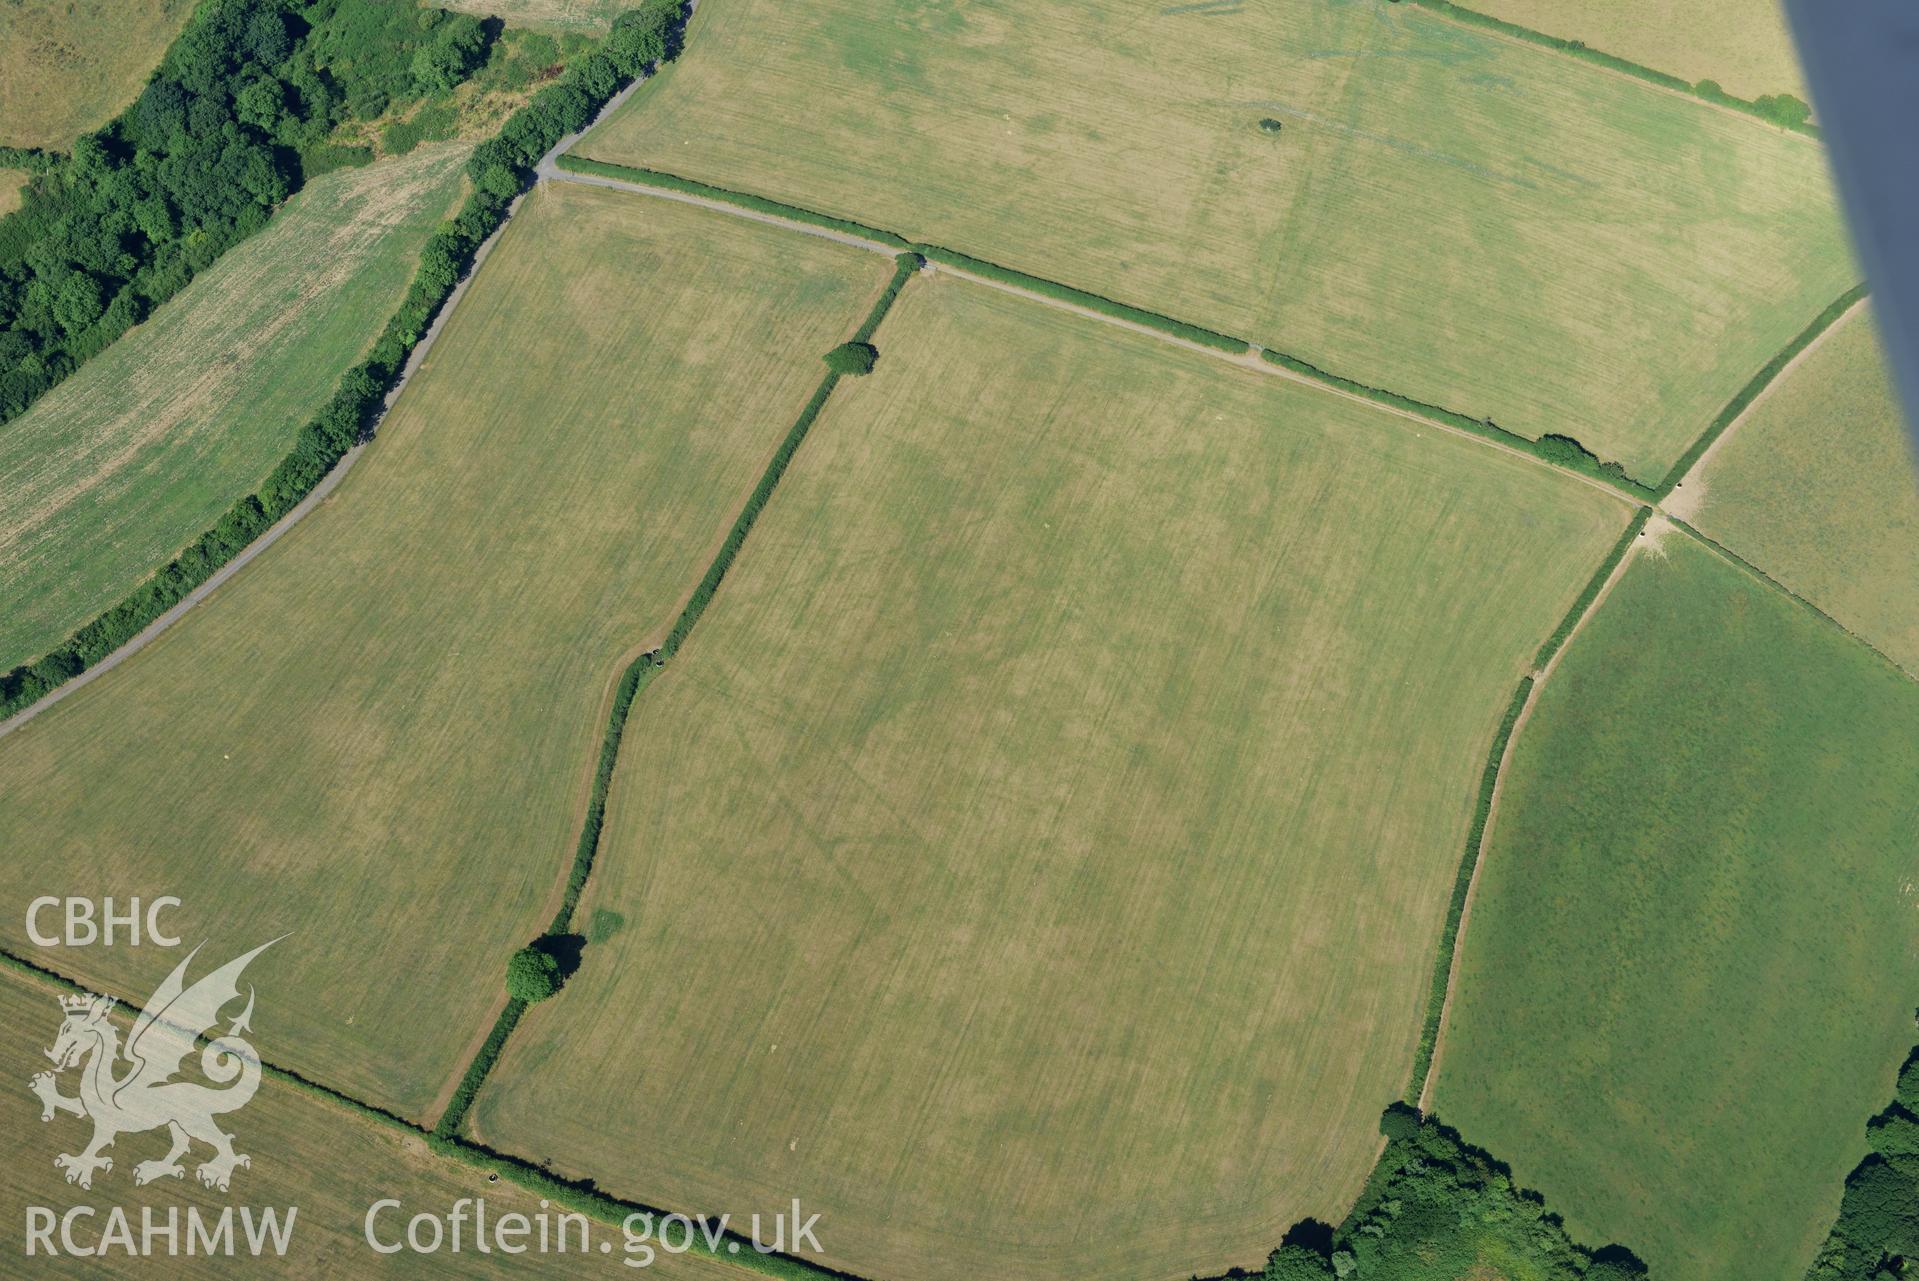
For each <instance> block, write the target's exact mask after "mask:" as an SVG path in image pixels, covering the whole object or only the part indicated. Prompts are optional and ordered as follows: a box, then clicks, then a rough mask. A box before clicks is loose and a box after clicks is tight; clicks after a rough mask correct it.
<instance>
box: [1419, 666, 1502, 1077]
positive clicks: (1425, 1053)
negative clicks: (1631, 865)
mask: <svg viewBox="0 0 1919 1281" xmlns="http://www.w3.org/2000/svg"><path fill="white" fill-rule="evenodd" d="M1532 692H1533V678H1532V676H1530V675H1527V676H1523V677H1521V678H1520V681H1519V688H1518V689H1516V690H1514V691H1513V697H1512V702H1510V703H1508V704H1507V705H1506V714H1505V715H1504V716H1502V717H1501V718H1500V720H1499V729H1498V732H1496V733H1495V734H1494V735H1493V744H1492V747H1491V748H1489V749H1488V750H1487V752H1486V765H1485V768H1484V769H1482V770H1481V771H1480V773H1479V794H1478V796H1476V797H1475V798H1474V800H1473V821H1472V825H1471V826H1470V827H1468V828H1467V829H1466V851H1465V853H1464V854H1463V855H1462V856H1461V857H1460V860H1459V871H1458V872H1457V873H1455V874H1454V876H1453V893H1452V898H1451V899H1450V900H1448V901H1447V904H1446V923H1445V925H1444V926H1443V927H1441V929H1440V933H1439V955H1438V957H1437V958H1435V960H1434V962H1433V977H1432V982H1431V984H1430V985H1429V987H1428V988H1427V993H1426V1020H1425V1022H1424V1023H1423V1024H1421V1025H1420V1029H1419V1048H1418V1049H1417V1050H1415V1051H1414V1053H1413V1077H1412V1084H1411V1085H1410V1086H1409V1087H1408V1088H1407V1092H1406V1095H1407V1098H1408V1100H1409V1101H1410V1100H1417V1099H1418V1098H1419V1096H1420V1094H1421V1093H1422V1092H1423V1091H1424V1090H1425V1088H1426V1073H1427V1072H1429V1071H1430V1070H1431V1069H1432V1063H1433V1046H1434V1045H1435V1043H1437V1041H1438V1040H1439V1019H1440V1015H1441V1014H1442V1013H1444V1012H1445V1008H1446V985H1447V982H1448V981H1449V980H1450V978H1451V977H1452V970H1453V950H1454V948H1456V947H1457V946H1458V945H1459V923H1460V921H1461V920H1462V919H1463V918H1464V917H1465V915H1466V892H1467V891H1468V890H1469V889H1471V888H1472V883H1473V869H1474V867H1476V866H1477V865H1478V863H1479V843H1480V841H1482V840H1483V839H1485V836H1486V822H1487V820H1488V819H1489V818H1491V817H1492V812H1493V789H1494V787H1495V786H1497V785H1498V783H1499V763H1500V761H1501V760H1503V759H1504V758H1505V755H1506V744H1507V743H1508V742H1510V741H1511V740H1512V736H1513V727H1514V726H1515V725H1517V724H1518V723H1519V714H1520V712H1522V711H1524V710H1525V707H1526V700H1527V699H1529V698H1531V697H1532Z"/></svg>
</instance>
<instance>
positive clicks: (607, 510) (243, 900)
mask: <svg viewBox="0 0 1919 1281" xmlns="http://www.w3.org/2000/svg"><path fill="white" fill-rule="evenodd" d="M887 267H888V264H886V263H885V262H884V261H883V260H880V259H877V258H874V257H871V256H870V255H864V254H860V253H858V252H856V251H854V250H851V249H846V248H843V247H841V246H838V245H831V244H828V243H825V242H823V241H817V240H810V239H796V238H794V237H791V236H788V235H785V234H782V233H781V232H778V231H776V230H773V229H771V228H767V227H761V226H756V225H751V224H745V223H742V222H739V221H737V220H733V219H728V218H725V217H723V216H720V215H716V214H711V213H707V212H705V211H701V210H694V209H689V208H686V207H683V206H665V205H661V206H652V205H641V204H639V203H637V202H635V201H633V200H632V199H631V198H630V197H626V196H623V195H620V194H617V193H611V192H604V191H598V190H590V189H586V188H581V187H574V186H555V187H552V188H549V189H544V190H541V191H539V192H537V193H535V194H534V195H532V196H530V197H529V198H528V202H527V204H526V206H525V207H524V208H523V210H522V211H521V213H520V214H519V215H518V216H517V217H516V219H515V221H514V222H513V223H512V224H511V225H510V226H509V227H508V229H507V231H506V232H505V235H504V239H503V241H502V242H501V244H500V245H499V248H498V252H497V253H496V254H495V255H494V256H493V257H492V258H491V259H489V260H488V262H487V264H486V266H485V267H484V269H483V270H482V272H481V274H480V277H479V278H478V279H477V280H476V281H475V282H474V286H473V288H472V290H471V291H470V292H469V294H468V295H467V297H466V299H465V301H464V302H462V303H461V305H460V307H459V309H458V311H457V312H455V314H454V316H453V318H452V320H451V321H450V323H449V325H448V327H447V330H446V331H445V333H444V334H443V335H442V338H441V341H440V342H439V344H438V345H437V346H436V347H435V349H434V352H433V356H432V359H431V360H430V361H429V362H428V363H427V365H426V366H425V368H424V369H423V371H422V372H421V373H420V375H419V376H418V377H417V378H416V379H415V381H414V382H413V383H412V384H411V385H410V386H409V387H408V389H407V391H406V393H405V394H404V395H403V396H402V397H401V399H400V402H399V403H398V405H397V406H396V407H395V410H394V412H393V413H392V414H391V415H390V416H389V417H388V419H387V422H386V424H385V426H384V427H383V429H382V433H381V436H380V438H379V439H378V440H377V441H376V442H375V444H374V445H373V446H372V449H371V451H370V452H369V454H368V455H367V456H366V458H365V459H363V460H362V461H361V463H360V464H359V466H358V467H357V468H356V469H355V471H354V472H353V474H352V475H350V476H349V477H348V478H347V480H346V482H345V483H344V484H343V485H342V486H341V488H340V489H339V491H337V493H336V494H335V495H334V496H333V497H332V498H330V499H329V500H328V502H327V503H326V505H325V506H323V507H322V508H320V510H318V511H317V512H315V513H314V514H313V515H311V516H310V517H308V518H307V519H306V521H305V522H303V523H302V524H301V525H300V526H299V527H298V528H297V529H296V530H295V531H294V532H293V533H292V534H290V535H289V536H288V537H287V538H285V539H283V540H282V541H281V542H280V543H278V544H277V545H275V546H274V547H273V548H272V549H270V550H269V551H268V552H267V553H266V554H265V555H263V556H262V557H261V559H260V560H259V561H257V562H256V563H255V564H254V565H252V566H250V567H249V568H248V569H247V570H246V571H244V572H243V573H242V574H240V575H239V576H238V577H237V578H235V579H234V580H233V581H232V582H231V583H230V584H228V585H227V586H225V587H223V588H221V589H220V591H219V592H217V593H216V594H215V595H214V596H213V597H211V598H210V599H209V600H208V601H207V602H206V603H205V604H203V605H201V606H200V607H199V608H197V609H196V610H195V611H194V612H193V613H192V614H190V615H188V616H187V617H186V618H185V619H184V620H182V621H181V622H180V623H179V624H178V625H176V626H175V627H174V628H172V629H171V630H170V631H168V632H167V633H165V634H164V635H163V636H162V637H161V639H160V640H159V641H158V642H157V643H156V644H154V645H153V646H151V647H150V648H148V649H147V650H145V651H143V652H142V653H140V654H139V655H138V656H137V657H135V658H134V659H133V660H132V661H130V662H129V663H127V664H126V665H125V666H124V667H122V668H119V669H117V670H115V671H114V672H112V673H111V674H110V675H108V676H107V677H105V678H103V679H102V680H100V681H98V682H97V683H95V684H93V685H90V686H88V687H87V688H85V689H84V690H81V691H79V692H78V693H76V694H75V695H74V696H73V697H72V698H70V699H68V700H66V701H64V702H62V703H61V704H59V705H58V706H56V707H53V708H51V709H49V710H48V711H47V713H46V714H45V715H43V716H42V717H40V718H39V719H37V720H35V721H33V722H31V723H29V724H27V725H25V726H24V727H22V729H21V730H19V731H18V732H16V733H14V734H12V735H10V736H8V737H6V738H4V739H0V848H4V849H8V850H17V851H22V852H30V853H31V855H32V857H31V858H20V859H9V860H4V861H0V901H5V902H11V903H21V904H24V903H25V902H27V901H28V900H29V899H30V898H32V897H33V896H34V895H38V894H65V893H69V892H72V893H94V892H97V891H98V890H99V888H100V887H103V886H111V887H113V890H112V892H113V893H114V894H115V895H117V896H130V895H135V894H138V895H142V896H149V897H150V896H155V895H160V894H172V895H177V896H178V897H180V898H181V899H182V900H183V903H184V906H183V907H182V909H181V911H180V913H179V921H180V924H181V927H182V928H183V929H184V931H185V932H186V936H187V937H188V938H189V939H193V938H198V937H200V936H201V935H203V934H206V935H215V934H217V936H218V937H219V938H220V939H222V940H227V941H228V942H229V943H230V944H232V945H235V946H238V945H242V944H244V945H246V946H251V945H252V944H253V943H256V942H259V941H263V940H265V939H268V938H272V937H274V936H276V935H279V934H281V933H284V932H286V931H293V936H292V937H291V938H289V939H288V940H287V941H286V942H285V943H282V944H281V945H279V946H278V947H276V948H275V949H273V951H272V952H271V953H270V954H268V955H267V956H265V957H263V958H262V959H261V961H260V962H259V963H258V965H257V966H256V969H258V971H259V975H258V981H259V986H260V990H261V991H262V993H269V992H270V993H272V994H273V995H274V997H275V1014H274V1019H275V1023H274V1032H275V1039H274V1046H275V1051H274V1052H275V1055H276V1056H278V1057H281V1058H283V1059H284V1061H286V1062H288V1063H290V1064H295V1065H297V1066H298V1068H299V1070H300V1071H302V1072H304V1073H306V1074H308V1075H310V1076H312V1077H313V1078H315V1079H318V1080H322V1081H325V1082H327V1083H328V1084H330V1085H334V1086H336V1087H337V1088H340V1089H344V1090H347V1091H349V1092H352V1093H354V1094H357V1095H358V1096H360V1097H362V1098H366V1099H368V1100H370V1101H373V1102H376V1103H378V1104H381V1105H383V1106H387V1107H390V1108H393V1109H396V1110H399V1111H401V1112H402V1113H404V1114H405V1115H408V1116H413V1117H420V1116H422V1115H425V1114H426V1113H428V1112H429V1110H430V1109H432V1107H433V1105H434V1103H435V1100H436V1098H437V1097H439V1096H440V1095H441V1093H442V1087H443V1086H445V1085H446V1084H447V1082H448V1080H449V1078H450V1077H452V1076H454V1075H456V1074H457V1073H458V1072H459V1070H461V1069H462V1068H464V1066H465V1061H466V1057H467V1056H468V1055H469V1054H470V1053H471V1050H472V1043H473V1041H474V1039H475V1037H476V1034H477V1033H478V1031H479V1030H480V1029H482V1028H484V1027H485V1026H486V1025H487V1023H488V1022H489V1021H490V1019H491V1017H492V1015H493V1013H494V1011H495V1009H496V1008H497V1003H498V1002H499V1001H501V1000H503V999H504V997H503V994H502V992H501V977H502V975H503V972H504V964H505V959H506V957H507V955H508V953H509V952H510V951H511V950H512V949H513V948H514V947H517V946H518V945H520V944H521V943H523V942H525V941H526V940H527V939H529V938H531V937H532V936H533V935H534V934H536V933H537V932H538V931H539V930H540V929H541V928H543V927H544V925H545V923H546V921H547V919H548V917H549V916H550V914H551V912H552V911H553V909H554V906H555V904H556V901H557V895H558V891H559V884H560V881H561V878H562V876H563V869H564V866H565V862H566V860H567V859H568V858H569V857H570V854H571V851H572V848H573V843H574V840H575V837H576V835H577V833H578V826H579V818H580V812H581V808H582V806H583V804H584V800H585V794H586V789H587V783H588V775H589V773H590V770H591V768H592V762H593V759H594V753H595V752H596V751H597V749H598V745H599V739H600V735H601V732H602V730H603V729H604V725H605V716H606V713H605V704H606V700H607V697H608V694H609V691H610V687H611V684H612V682H613V679H614V677H615V676H616V675H617V673H618V671H619V670H620V667H621V666H622V665H623V663H624V662H625V658H624V657H623V656H625V655H627V654H628V653H629V651H635V650H637V648H638V647H639V646H640V645H641V644H642V643H643V642H645V641H647V640H648V639H649V638H651V639H654V640H657V638H658V633H659V632H661V631H662V630H663V629H664V628H665V627H666V626H667V625H668V624H669V623H670V621H671V620H672V618H673V617H674V615H675V613H676V612H677V610H678V609H679V606H680V603H681V601H682V599H683V598H684V597H685V596H686V594H687V593H688V592H689V591H690V590H691V588H692V587H693V585H694V584H695V583H696V582H697V581H698V579H699V576H700V574H701V572H702V571H703V570H704V568H705V567H706V564H707V561H708V559H709V558H710V557H711V555H712V549H713V546H714V544H715V543H717V541H718V540H719V539H720V538H721V536H722V535H723V534H724V533H725V530H726V528H727V525H728V523H729V522H730V520H731V518H732V514H733V513H734V512H735V511H736V510H737V509H738V507H739V505H740V503H741V501H742V500H743V499H744V498H745V496H746V495H747V493H748V492H749V491H750V490H751V488H752V487H753V484H754V482H755V481H756V480H757V479H758V477H759V475H760V472H761V470H762V468H763V467H764V466H765V463H766V460H767V458H768V457H769V456H770V455H771V453H772V452H773V450H774V448H775V446H776V445H777V443H778V442H779V440H780V439H781V437H782V435H783V434H784V433H785V431H786V429H787V427H788V426H789V425H790V424H791V422H792V420H793V417H794V415H795V414H796V413H797V412H798V409H799V407H800V406H801V404H803V403H804V402H805V400H806V398H807V395H808V394H809V393H810V392H811V391H812V389H813V388H814V386H815V385H816V384H817V382H818V381H819V377H820V372H821V371H820V363H819V353H820V352H822V351H824V350H825V349H826V348H828V347H830V346H831V345H833V344H834V343H836V342H838V341H840V340H841V339H842V338H844V336H845V334H846V332H847V331H849V330H850V329H851V328H852V327H853V326H854V325H855V324H856V323H857V322H858V320H859V318H860V317H862V316H863V315H864V314H865V311H866V309H867V307H868V306H869V305H870V303H871V301H872V298H873V296H874V295H876V294H877V292H878V290H879V288H880V286H881V284H882V282H883V281H884V279H885V277H886V274H887ZM22 916H23V913H20V912H13V913H9V914H7V915H6V916H5V918H4V919H0V942H3V943H4V945H5V946H6V947H8V948H9V949H12V950H15V951H18V952H22V953H24V954H26V955H29V956H37V957H40V958H41V959H43V960H45V959H48V958H47V956H46V954H45V953H44V952H40V951H37V950H36V949H34V948H33V947H31V946H30V945H29V944H28V942H27V940H26V939H25V938H24V937H23V924H22ZM50 963H51V962H50ZM166 963H167V958H166V957H165V956H164V955H162V954H159V953H157V952H156V951H155V950H154V949H151V948H145V949H137V950H135V949H127V948H115V949H110V950H103V949H97V948H96V949H91V950H87V951H76V952H72V953H65V952H62V953H59V954H58V964H59V965H60V966H61V967H62V968H66V969H68V970H69V971H70V972H73V973H74V974H75V976H76V977H78V978H81V979H82V980H83V981H90V982H95V983H106V984H108V985H109V986H110V987H112V988H113V989H115V990H116V991H123V992H128V993H133V994H136V995H138V996H144V994H145V993H146V992H147V991H149V990H151V986H152V984H153V983H154V982H155V981H156V980H157V979H158V978H159V977H160V976H161V974H162V973H164V968H163V967H164V966H165V965H166ZM250 973H251V972H250Z"/></svg>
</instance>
